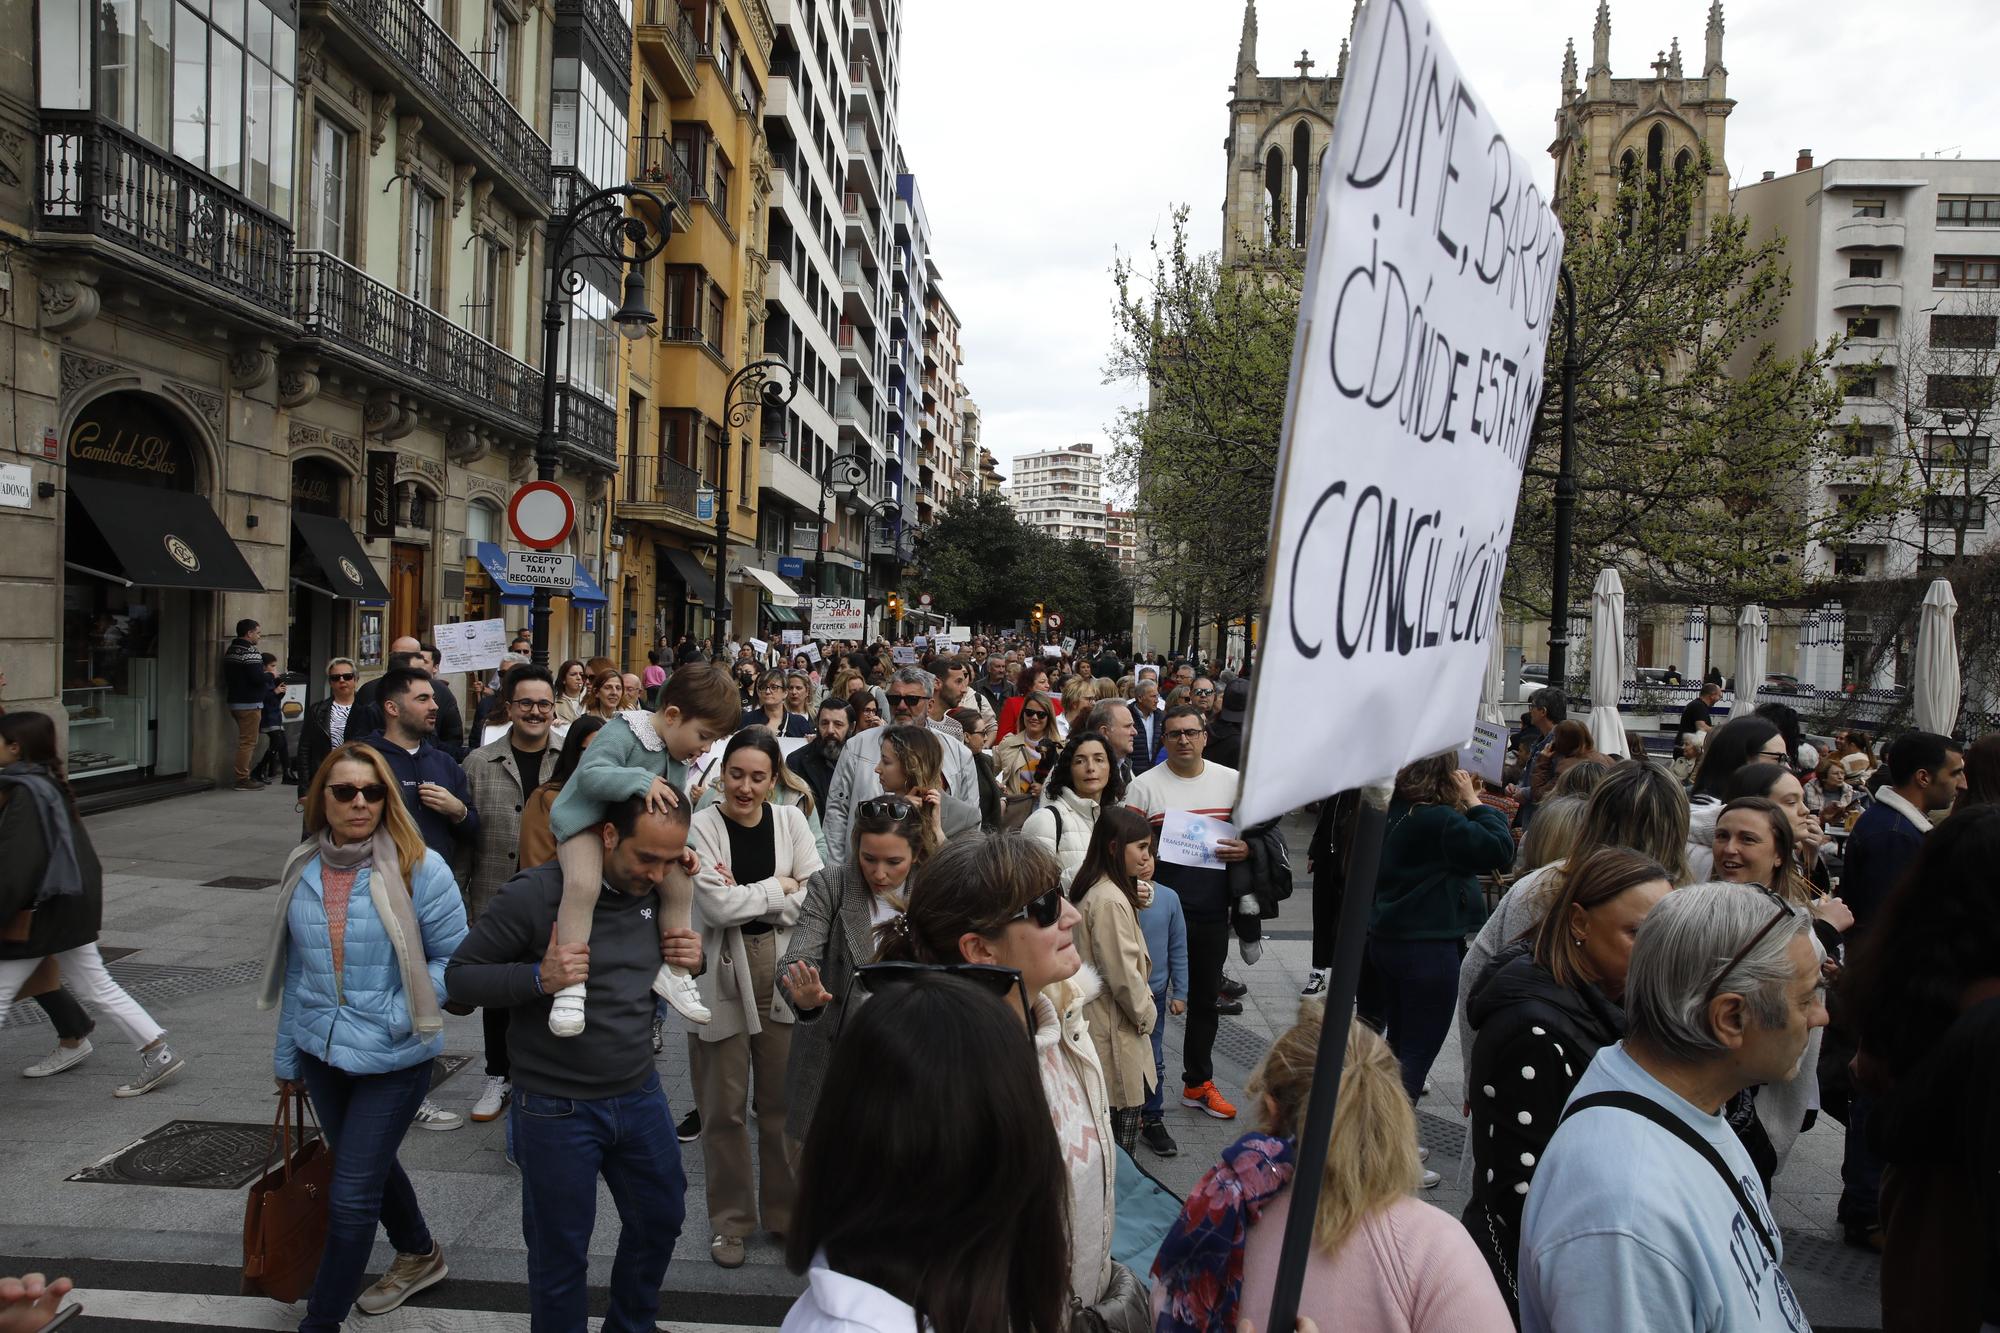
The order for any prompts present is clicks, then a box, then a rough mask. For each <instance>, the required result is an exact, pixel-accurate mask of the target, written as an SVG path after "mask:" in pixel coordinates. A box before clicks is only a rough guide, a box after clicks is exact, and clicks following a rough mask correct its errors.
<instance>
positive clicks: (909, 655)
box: [889, 643, 917, 666]
mask: <svg viewBox="0 0 2000 1333" xmlns="http://www.w3.org/2000/svg"><path fill="white" fill-rule="evenodd" d="M889 660H890V661H891V662H894V663H895V664H896V665H897V666H915V665H916V664H917V650H916V649H914V648H912V647H909V646H908V645H907V644H901V643H899V644H897V645H896V646H895V647H894V648H891V649H890V650H889Z"/></svg>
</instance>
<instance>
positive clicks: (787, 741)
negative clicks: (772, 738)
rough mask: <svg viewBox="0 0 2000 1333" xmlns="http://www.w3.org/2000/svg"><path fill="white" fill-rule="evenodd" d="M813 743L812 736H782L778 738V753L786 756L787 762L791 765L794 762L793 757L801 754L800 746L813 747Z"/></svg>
mask: <svg viewBox="0 0 2000 1333" xmlns="http://www.w3.org/2000/svg"><path fill="white" fill-rule="evenodd" d="M812 743H813V738H812V737H811V736H780V737H778V753H779V754H782V755H783V756H785V762H786V763H787V764H789V763H791V761H792V756H793V755H795V754H797V753H798V752H799V747H800V746H802V745H811V744H812Z"/></svg>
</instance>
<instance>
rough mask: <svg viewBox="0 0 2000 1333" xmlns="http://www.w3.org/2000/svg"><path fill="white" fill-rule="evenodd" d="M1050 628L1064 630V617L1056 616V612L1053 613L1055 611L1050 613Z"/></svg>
mask: <svg viewBox="0 0 2000 1333" xmlns="http://www.w3.org/2000/svg"><path fill="white" fill-rule="evenodd" d="M1049 628H1050V629H1061V628H1062V617H1061V616H1059V615H1057V614H1056V613H1055V612H1053V611H1051V612H1050V613H1049Z"/></svg>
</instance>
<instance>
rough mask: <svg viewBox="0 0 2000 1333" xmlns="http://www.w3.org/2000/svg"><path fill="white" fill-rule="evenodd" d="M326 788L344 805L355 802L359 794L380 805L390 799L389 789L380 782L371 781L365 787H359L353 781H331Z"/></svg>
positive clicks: (367, 800) (362, 797)
mask: <svg viewBox="0 0 2000 1333" xmlns="http://www.w3.org/2000/svg"><path fill="white" fill-rule="evenodd" d="M326 789H327V790H328V791H329V792H332V793H333V799H334V800H336V801H338V802H340V803H341V804H342V805H352V804H354V798H355V797H357V796H359V797H360V798H361V799H362V800H364V801H366V802H368V804H370V805H380V804H382V802H384V801H386V800H387V799H389V789H388V788H387V787H385V786H383V785H382V784H381V783H379V782H371V783H369V784H368V785H367V786H365V787H357V786H355V785H354V784H353V783H352V782H329V783H328V784H327V785H326Z"/></svg>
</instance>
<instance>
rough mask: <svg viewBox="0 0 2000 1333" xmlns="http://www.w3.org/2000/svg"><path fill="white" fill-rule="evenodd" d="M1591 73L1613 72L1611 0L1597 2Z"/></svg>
mask: <svg viewBox="0 0 2000 1333" xmlns="http://www.w3.org/2000/svg"><path fill="white" fill-rule="evenodd" d="M1590 72H1591V73H1592V74H1609V73H1610V72H1611V0H1597V27H1596V28H1595V29H1594V30H1593V31H1592V32H1591V35H1590Z"/></svg>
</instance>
